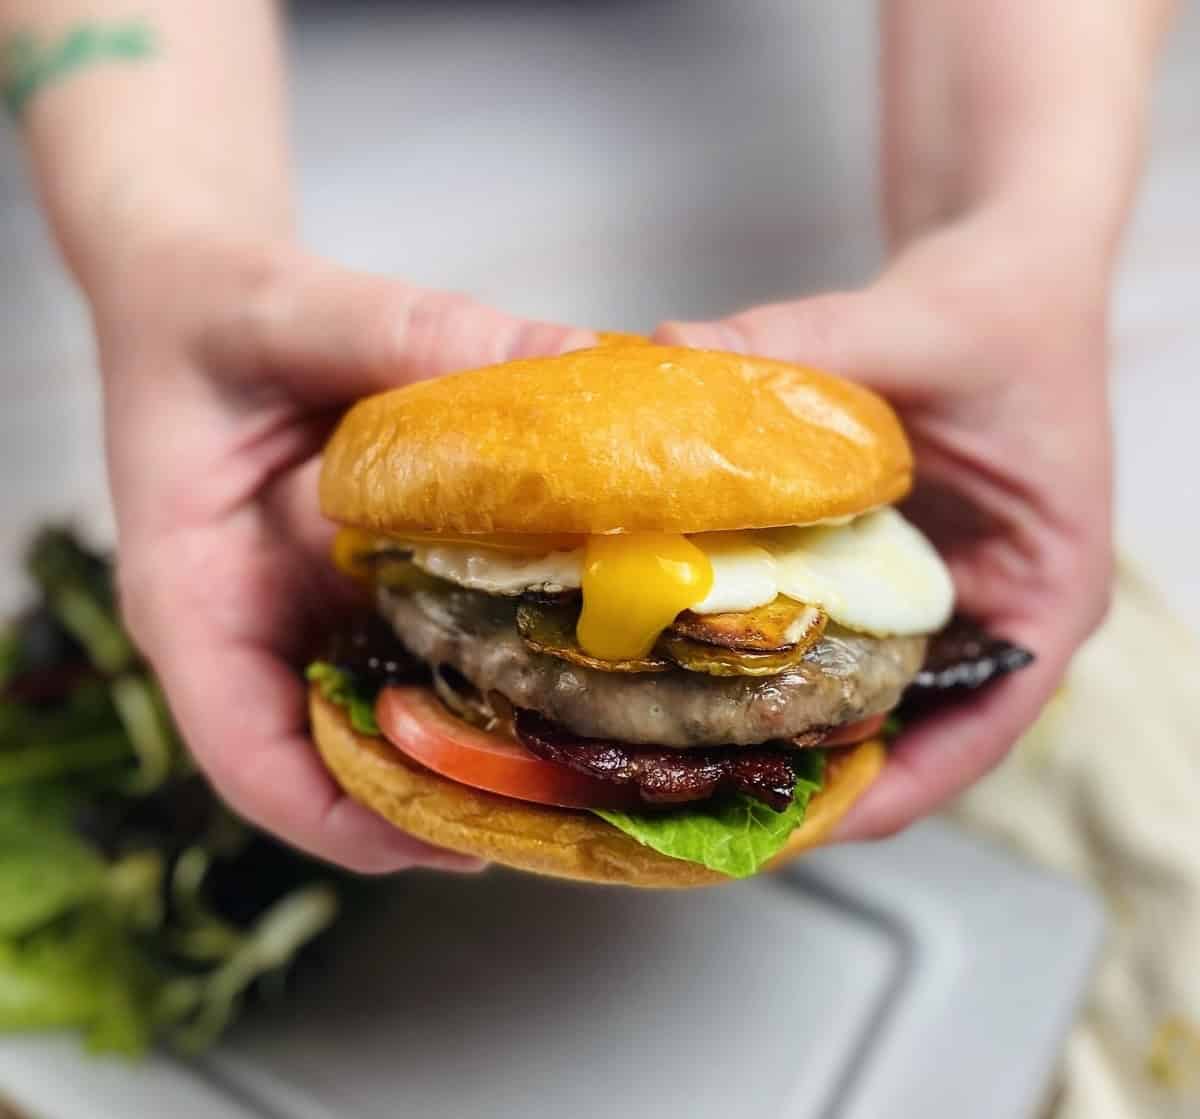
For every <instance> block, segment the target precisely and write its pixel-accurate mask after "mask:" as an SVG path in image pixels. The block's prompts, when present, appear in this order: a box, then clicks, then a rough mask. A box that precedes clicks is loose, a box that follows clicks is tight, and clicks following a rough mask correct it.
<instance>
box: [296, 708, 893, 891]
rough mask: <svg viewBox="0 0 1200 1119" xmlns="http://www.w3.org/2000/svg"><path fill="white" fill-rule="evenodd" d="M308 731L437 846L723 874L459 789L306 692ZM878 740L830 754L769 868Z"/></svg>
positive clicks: (604, 866) (835, 813) (570, 866)
mask: <svg viewBox="0 0 1200 1119" xmlns="http://www.w3.org/2000/svg"><path fill="white" fill-rule="evenodd" d="M309 710H310V716H311V720H312V731H313V738H314V740H315V741H316V744H317V749H318V750H319V751H320V753H321V757H322V758H323V759H324V760H325V764H326V766H327V767H328V768H329V770H330V772H332V774H333V775H334V778H335V779H336V780H337V782H338V784H340V785H341V787H342V788H343V789H344V790H345V791H346V792H347V793H348V794H349V795H350V796H351V797H353V798H354V799H355V800H357V801H359V802H361V803H362V804H365V805H366V806H367V807H368V808H372V809H374V811H376V812H378V813H379V815H381V816H383V817H384V818H385V819H387V820H389V821H391V823H393V824H395V825H396V826H397V827H398V828H401V829H402V830H403V831H406V832H408V833H409V834H410V835H415V836H417V837H418V838H419V839H423V840H425V841H426V842H428V843H433V844H436V845H437V846H439V847H445V848H448V849H449V850H451V851H458V852H460V853H462V854H464V855H478V856H479V857H481V858H484V859H487V860H489V861H490V862H494V863H499V864H501V865H503V866H509V867H515V868H517V869H518V870H530V871H536V872H537V873H539V874H546V875H551V876H553V877H557V878H575V879H581V880H583V881H588V882H606V883H615V884H619V885H625V886H653V887H659V888H661V887H687V886H710V885H715V884H717V883H720V882H729V881H731V879H730V878H728V877H727V876H726V875H724V874H719V873H717V872H716V871H713V870H709V869H708V868H707V867H703V866H700V865H699V864H697V863H691V862H685V861H683V860H681V859H673V858H670V857H669V856H667V855H661V854H659V853H658V852H657V851H653V850H651V849H650V848H649V847H643V846H642V845H641V844H639V843H637V842H636V841H634V840H633V839H630V838H629V837H628V836H627V835H625V834H624V833H622V832H620V831H617V829H616V828H613V827H611V826H610V825H608V824H606V823H605V822H604V821H603V820H601V819H600V818H599V817H598V816H594V815H592V814H591V813H590V812H580V811H575V810H572V809H567V808H551V807H544V806H542V805H538V804H529V803H526V802H524V801H519V800H510V799H509V798H507V797H501V796H495V795H493V794H491V793H486V792H481V791H479V790H477V789H471V788H468V787H467V786H466V785H460V784H458V783H457V782H454V781H449V780H447V779H446V778H444V777H439V776H437V774H434V773H431V772H429V771H428V770H426V769H424V768H422V767H420V766H418V765H417V764H416V763H414V762H411V761H409V760H408V759H407V758H405V756H404V755H403V754H402V753H401V752H400V751H399V750H398V749H397V748H396V747H395V746H393V745H391V744H390V743H389V742H388V741H387V740H386V739H384V738H370V737H367V736H365V735H361V734H359V733H357V732H356V731H355V730H354V729H353V728H352V727H351V726H350V723H349V720H348V719H347V718H346V717H345V714H344V713H343V711H342V709H341V708H339V707H336V706H334V705H333V704H331V703H329V702H328V701H327V700H325V699H323V698H321V696H320V694H319V693H318V692H317V691H316V689H315V688H314V689H312V690H310V692H309ZM884 756H885V751H884V747H883V743H882V742H880V741H878V740H873V741H870V742H864V743H863V744H861V745H859V746H855V747H850V748H846V749H843V750H837V751H833V752H832V753H830V754H829V756H828V757H829V761H828V764H827V766H826V775H825V785H824V788H822V790H821V791H820V792H819V793H818V794H817V795H816V796H815V797H813V799H812V801H811V803H810V806H809V810H808V814H807V816H806V818H805V820H804V823H803V824H802V825H801V826H800V827H799V828H797V829H796V831H795V832H793V833H792V836H791V838H790V839H789V840H788V844H787V846H786V847H785V848H784V849H783V850H782V851H781V852H780V853H779V854H778V855H776V856H775V858H774V859H773V860H772V861H771V863H770V864H769V868H771V869H773V868H775V867H777V866H779V865H780V864H782V863H784V862H786V861H787V860H788V859H791V858H793V857H794V856H796V855H798V854H799V853H800V852H801V851H805V850H807V849H809V848H811V847H815V846H817V845H819V844H820V843H822V842H823V841H824V840H825V839H826V838H827V837H828V835H829V833H830V832H831V831H832V829H833V827H834V825H835V824H837V822H838V821H839V820H840V819H841V818H842V817H843V816H844V815H845V814H846V812H847V811H848V810H849V808H850V805H851V804H853V803H854V801H855V800H857V799H858V797H859V796H860V795H861V794H862V793H863V792H864V791H865V789H866V788H867V786H868V785H870V784H871V782H872V781H873V780H874V779H875V777H876V775H877V774H878V773H879V771H880V769H881V768H882V767H883V762H884Z"/></svg>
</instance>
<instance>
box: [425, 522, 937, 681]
mask: <svg viewBox="0 0 1200 1119" xmlns="http://www.w3.org/2000/svg"><path fill="white" fill-rule="evenodd" d="M413 560H414V562H415V563H416V564H417V565H418V566H419V567H421V568H423V569H424V570H426V571H428V572H429V573H430V574H431V575H436V576H438V577H439V578H441V579H447V580H449V581H451V582H453V583H457V584H459V585H461V586H464V587H470V588H472V589H474V590H480V591H485V592H487V593H489V594H499V595H517V594H522V593H524V592H526V591H540V592H551V593H552V592H558V591H564V590H572V589H575V588H578V587H582V588H583V598H584V609H583V615H582V617H581V622H580V629H579V634H578V636H579V640H580V643H581V645H582V646H583V647H584V649H585V650H587V651H588V652H589V653H591V654H592V655H594V656H598V657H602V658H606V659H622V658H634V657H639V656H644V655H645V654H646V653H647V652H648V650H649V649H650V647H651V646H652V645H653V644H654V642H655V640H656V639H657V637H658V634H659V633H660V632H661V631H662V630H663V629H664V628H665V627H666V626H668V625H669V624H670V623H671V621H672V619H673V618H674V617H675V616H676V615H677V614H679V613H680V612H681V611H683V610H687V609H690V610H692V611H693V612H694V613H697V614H723V613H734V612H740V611H745V610H752V609H754V608H755V607H758V606H763V605H765V604H767V603H768V602H772V601H774V599H775V598H776V596H778V595H781V594H782V595H785V596H787V597H788V598H791V599H793V600H795V601H797V602H802V603H805V604H806V605H809V606H818V607H820V608H821V609H822V610H824V611H825V612H826V613H827V614H828V615H829V616H830V618H832V619H833V620H834V621H835V622H838V623H840V624H841V625H843V626H845V627H847V628H848V629H853V630H857V631H859V632H861V633H868V634H871V635H873V636H876V637H890V636H905V635H911V634H921V633H932V632H933V631H935V630H937V629H940V628H941V627H942V626H943V625H944V624H945V623H946V621H947V620H948V618H949V616H950V613H951V611H952V610H953V607H954V588H953V584H952V583H951V580H950V573H949V572H948V571H947V569H946V565H945V564H944V563H943V562H942V560H941V558H940V557H939V556H938V554H937V552H936V551H935V550H934V548H933V546H932V545H931V544H930V543H929V541H928V540H927V539H926V538H925V537H924V536H923V535H922V534H921V532H920V531H919V530H918V529H916V528H915V527H914V526H913V525H911V524H910V523H909V522H908V521H906V520H905V519H904V517H903V516H901V515H900V514H899V513H898V512H897V511H896V510H895V509H891V508H884V509H877V510H874V511H873V512H870V513H865V514H863V515H862V516H859V517H855V518H853V519H851V520H849V521H843V522H839V523H827V524H820V525H808V526H797V527H792V528H775V529H760V530H755V531H747V532H722V533H699V534H696V535H693V536H687V537H685V536H673V535H669V534H664V533H627V534H617V535H611V536H597V537H592V538H590V539H588V540H586V541H585V542H584V543H583V544H582V545H581V546H579V547H574V548H563V549H561V550H556V551H543V552H531V553H522V552H520V551H516V550H513V549H512V548H511V547H505V548H504V549H500V548H491V547H486V546H480V545H477V544H473V543H472V544H468V543H446V542H438V543H431V544H428V545H423V544H419V543H418V544H415V545H414V546H413Z"/></svg>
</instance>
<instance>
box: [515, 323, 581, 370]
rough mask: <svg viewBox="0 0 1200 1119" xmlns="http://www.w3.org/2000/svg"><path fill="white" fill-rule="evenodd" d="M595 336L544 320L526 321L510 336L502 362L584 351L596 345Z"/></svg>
mask: <svg viewBox="0 0 1200 1119" xmlns="http://www.w3.org/2000/svg"><path fill="white" fill-rule="evenodd" d="M596 341H597V339H596V335H595V334H593V333H592V331H590V330H568V331H565V332H564V330H563V328H562V327H561V326H555V325H554V324H553V323H545V322H526V323H521V324H520V325H518V326H517V327H516V328H515V330H514V331H513V333H512V335H511V336H510V337H509V338H508V339H507V342H506V344H505V346H504V349H503V353H502V354H500V356H499V360H501V361H515V360H516V359H518V358H525V357H554V356H556V355H558V354H565V353H569V352H570V351H572V350H585V349H588V348H589V347H591V346H594V345H596Z"/></svg>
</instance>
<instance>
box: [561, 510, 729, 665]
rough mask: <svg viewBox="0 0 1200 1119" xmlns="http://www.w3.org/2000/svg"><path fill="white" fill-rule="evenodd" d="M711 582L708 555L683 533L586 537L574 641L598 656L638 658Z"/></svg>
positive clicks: (700, 598) (643, 533)
mask: <svg viewBox="0 0 1200 1119" xmlns="http://www.w3.org/2000/svg"><path fill="white" fill-rule="evenodd" d="M712 581H713V572H712V564H711V563H709V561H708V557H707V556H706V555H705V554H704V553H703V552H702V551H701V550H700V549H699V548H697V547H696V545H695V544H693V543H692V542H691V541H690V540H688V539H687V538H686V537H683V536H675V535H671V534H668V533H661V532H637V533H622V534H620V535H615V536H591V537H588V542H587V545H586V547H585V549H584V554H583V612H582V613H581V614H580V616H579V624H578V626H577V627H576V631H575V633H576V637H578V639H579V644H580V646H581V647H582V648H583V650H584V652H586V653H589V654H591V655H592V656H593V657H600V658H602V659H603V660H630V659H633V658H636V657H644V656H645V655H646V654H647V653H649V652H650V650H651V648H652V647H653V646H654V643H655V641H657V640H658V635H659V634H660V633H661V632H662V631H663V630H664V629H666V627H667V626H669V625H670V624H671V623H672V622H673V621H674V620H675V616H676V615H677V614H678V613H679V612H680V611H682V610H686V609H687V608H688V607H689V606H692V605H694V604H695V603H697V602H700V601H701V600H703V599H704V597H705V596H706V595H707V594H708V592H709V590H710V589H711V588H712Z"/></svg>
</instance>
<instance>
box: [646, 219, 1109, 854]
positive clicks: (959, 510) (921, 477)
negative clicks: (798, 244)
mask: <svg viewBox="0 0 1200 1119" xmlns="http://www.w3.org/2000/svg"><path fill="white" fill-rule="evenodd" d="M1043 232H1044V233H1045V236H1036V235H1033V232H1032V231H1031V229H1029V228H1028V227H1027V226H1026V225H1025V223H1024V222H1023V221H1017V220H1014V215H1011V214H1006V213H1004V212H1003V211H1001V210H999V209H997V210H995V211H987V212H983V213H979V214H977V215H975V216H974V217H972V218H971V219H969V220H964V221H962V222H961V223H960V224H958V225H956V226H952V227H950V228H947V229H945V230H943V231H942V232H939V233H936V234H933V235H930V236H928V237H926V238H925V239H923V240H919V241H916V242H914V243H913V244H912V245H910V247H909V248H907V249H906V250H905V251H903V252H902V253H901V254H900V256H898V257H897V258H896V260H895V262H894V263H893V264H892V265H891V266H890V267H889V268H888V269H887V270H886V271H885V272H884V273H883V275H882V276H881V277H880V278H879V279H878V280H877V281H876V282H875V283H873V284H872V285H870V286H869V287H867V288H866V289H864V290H862V291H857V292H849V293H845V294H831V295H822V296H818V297H816V298H812V299H802V300H798V301H796V302H789V303H779V304H775V305H772V306H767V307H760V308H757V309H755V310H751V311H746V312H743V313H742V314H738V315H734V316H733V317H732V318H728V319H725V320H724V321H722V322H716V323H704V324H680V323H676V324H666V325H664V326H662V327H660V328H659V330H658V332H657V334H656V338H657V339H658V340H660V341H664V342H671V343H681V344H685V345H693V346H708V347H713V348H719V349H727V350H737V351H744V352H747V353H757V354H764V355H767V356H771V357H777V358H783V359H786V360H789V361H794V362H798V363H801V364H811V365H816V366H822V367H825V368H829V369H831V370H834V371H836V372H839V373H842V374H844V375H846V376H848V377H852V378H854V379H855V380H858V381H861V382H863V383H864V384H867V385H869V386H871V387H872V388H874V389H876V390H877V391H879V392H880V393H881V394H882V395H883V396H885V397H886V398H887V399H888V400H889V401H890V402H891V403H892V404H893V406H894V407H895V408H896V410H897V411H898V412H899V414H900V416H901V419H902V420H903V422H904V424H905V426H906V428H907V430H908V433H909V436H910V438H911V440H912V444H913V449H914V452H915V455H916V463H917V486H916V490H915V493H914V495H913V497H912V499H911V500H910V501H909V503H908V505H907V508H906V510H905V511H906V513H907V514H908V515H909V516H910V517H912V519H913V520H914V521H915V522H916V523H917V524H919V525H920V526H921V527H922V528H923V529H924V530H925V531H926V533H928V534H929V536H930V537H931V538H932V539H933V541H934V543H935V544H936V545H937V547H938V549H939V550H940V551H941V553H942V555H943V556H944V557H945V558H946V560H947V562H948V564H949V566H950V569H951V572H952V573H953V576H954V581H955V585H956V587H957V590H958V605H959V609H960V610H962V611H963V612H965V613H968V614H971V615H974V616H975V617H976V618H977V619H979V620H980V621H981V622H983V624H984V625H985V626H986V627H987V628H988V629H990V630H992V631H993V632H995V633H997V634H999V635H1001V636H1005V637H1008V638H1010V639H1012V640H1014V641H1017V642H1019V643H1020V644H1022V645H1025V646H1027V647H1028V648H1029V649H1031V650H1033V652H1034V653H1035V654H1036V656H1037V660H1036V661H1035V663H1034V664H1033V665H1032V666H1031V667H1030V668H1028V669H1025V670H1024V671H1022V672H1019V673H1017V674H1015V675H1014V676H1012V677H1009V678H1007V679H1005V680H1003V681H1001V682H1000V683H998V684H996V685H994V686H992V687H991V688H990V689H988V690H987V691H985V692H984V693H982V694H981V695H980V696H979V697H978V698H975V699H972V700H971V701H970V702H967V703H963V704H956V705H954V706H953V707H950V708H948V709H946V710H944V711H941V712H939V713H937V714H935V715H933V716H931V717H929V718H927V719H924V720H921V721H920V722H918V723H917V724H915V725H913V726H912V727H911V728H909V729H907V730H906V731H905V732H904V733H903V734H902V735H901V737H900V738H899V740H898V741H897V742H896V743H895V745H894V747H893V749H892V751H891V754H890V758H889V762H888V765H887V768H886V770H885V772H884V774H883V776H882V778H881V779H880V780H879V781H878V782H877V783H876V784H875V786H873V787H872V789H871V790H870V791H869V792H868V793H867V794H866V795H865V796H864V797H863V798H862V800H861V801H860V802H859V803H858V804H857V805H856V806H855V808H854V809H853V810H852V812H851V813H850V814H849V816H848V817H847V818H846V820H845V821H844V822H843V825H842V827H841V829H840V831H839V833H838V835H837V838H839V839H862V838H871V837H879V836H885V835H889V834H891V833H893V832H895V831H897V830H899V829H901V828H903V827H905V826H906V825H907V824H909V823H911V822H912V821H913V820H915V819H917V818H919V817H921V816H924V815H925V814H926V813H929V812H931V811H933V810H934V809H935V808H937V807H938V806H939V805H941V804H942V803H943V802H944V801H946V800H947V799H948V798H949V797H951V796H953V795H954V794H955V793H957V792H959V791H960V790H962V789H963V788H965V787H966V786H967V785H969V784H970V783H971V782H973V781H975V780H976V779H977V778H979V777H980V776H981V775H983V774H984V773H985V772H987V770H988V769H990V768H991V767H992V766H993V765H995V764H996V763H997V762H999V761H1000V759H1001V758H1003V757H1004V755H1005V753H1006V752H1007V751H1008V749H1009V748H1010V747H1011V746H1012V745H1013V743H1014V741H1015V740H1016V739H1017V737H1018V736H1019V735H1020V734H1021V732H1022V731H1023V730H1025V728H1027V727H1028V726H1029V725H1030V723H1031V722H1032V721H1033V719H1034V718H1035V717H1036V715H1037V714H1038V712H1039V711H1040V710H1041V708H1042V706H1043V705H1044V704H1045V702H1046V701H1047V699H1048V698H1049V697H1050V695H1051V694H1052V693H1053V691H1054V689H1055V688H1056V686H1057V685H1058V683H1059V681H1060V680H1061V679H1062V676H1063V674H1064V672H1065V670H1066V667H1067V663H1068V661H1069V660H1070V658H1071V655H1072V653H1073V652H1074V651H1075V649H1076V648H1077V647H1078V646H1079V645H1080V643H1081V642H1082V641H1083V640H1084V638H1085V637H1087V635H1088V634H1089V633H1090V632H1091V631H1092V630H1093V629H1094V628H1095V626H1096V625H1097V624H1098V623H1099V621H1100V620H1101V618H1102V617H1103V616H1104V613H1105V610H1106V608H1107V604H1108V596H1109V584H1110V576H1111V567H1112V545H1111V523H1110V517H1111V509H1110V504H1111V464H1110V436H1109V418H1108V405H1107V396H1106V386H1105V373H1106V300H1107V295H1106V290H1107V279H1106V269H1105V268H1104V267H1103V266H1101V265H1100V264H1099V263H1096V264H1095V266H1094V267H1093V266H1092V262H1090V261H1089V260H1088V258H1087V256H1086V254H1084V253H1081V252H1070V253H1068V252H1058V251H1056V250H1055V247H1054V235H1053V232H1052V231H1049V230H1047V231H1043Z"/></svg>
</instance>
